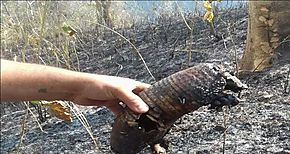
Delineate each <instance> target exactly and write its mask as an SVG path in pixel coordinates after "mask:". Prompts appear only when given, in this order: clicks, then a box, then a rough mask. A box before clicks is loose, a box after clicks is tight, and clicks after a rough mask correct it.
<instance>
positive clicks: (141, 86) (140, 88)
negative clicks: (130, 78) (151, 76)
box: [133, 82, 151, 94]
mask: <svg viewBox="0 0 290 154" xmlns="http://www.w3.org/2000/svg"><path fill="white" fill-rule="evenodd" d="M150 86H151V85H150V84H146V83H142V82H140V84H139V85H137V86H136V87H135V88H134V89H133V93H135V94H139V93H140V92H141V91H143V90H144V89H147V88H149V87H150Z"/></svg>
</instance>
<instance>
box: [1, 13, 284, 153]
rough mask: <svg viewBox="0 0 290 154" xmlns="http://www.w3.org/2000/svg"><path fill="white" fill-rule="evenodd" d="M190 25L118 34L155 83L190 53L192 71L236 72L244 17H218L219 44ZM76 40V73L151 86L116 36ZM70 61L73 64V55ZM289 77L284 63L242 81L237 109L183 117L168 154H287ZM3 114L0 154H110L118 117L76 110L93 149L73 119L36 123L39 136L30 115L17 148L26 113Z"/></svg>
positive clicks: (177, 21) (170, 23)
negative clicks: (204, 65)
mask: <svg viewBox="0 0 290 154" xmlns="http://www.w3.org/2000/svg"><path fill="white" fill-rule="evenodd" d="M187 19H188V22H189V24H190V25H193V27H194V31H193V37H190V32H189V30H188V29H187V27H186V25H185V24H184V21H183V20H182V18H181V17H179V16H174V17H164V18H160V19H158V20H156V21H155V22H153V23H147V24H144V23H139V24H135V25H134V26H132V27H131V28H128V29H118V30H117V31H118V32H119V33H121V34H122V35H124V36H125V37H126V38H129V39H130V41H131V42H132V43H133V44H134V45H135V46H136V47H137V49H138V50H139V51H140V53H141V54H142V56H143V58H144V60H145V62H146V64H147V65H148V67H149V68H150V70H151V71H152V74H153V75H154V77H155V78H156V80H159V79H161V78H163V77H166V76H168V75H170V74H172V73H174V72H177V71H179V70H181V69H184V68H186V67H187V64H188V52H187V51H188V50H192V51H193V52H192V57H191V61H190V63H189V65H190V66H191V65H194V64H196V63H201V62H215V63H220V64H223V65H225V67H227V68H228V69H229V70H233V69H234V67H235V65H234V61H235V56H234V55H235V51H236V52H237V56H238V58H241V55H242V53H243V51H244V50H245V40H246V28H247V13H246V11H245V10H241V9H239V10H235V9H233V10H230V11H226V12H224V13H221V14H220V16H219V17H218V20H217V21H216V30H217V31H218V33H219V34H220V35H222V36H223V38H224V39H222V40H216V39H215V38H213V37H211V36H210V32H209V30H208V27H207V25H206V24H204V23H203V21H202V20H201V18H194V17H191V16H190V15H189V16H187ZM221 20H223V21H224V22H222V21H221ZM79 37H80V38H81V40H82V41H81V42H77V46H78V48H77V54H78V57H79V59H80V69H81V71H83V72H90V73H99V74H106V75H118V76H122V77H129V78H133V79H136V80H139V81H143V82H147V83H154V82H155V81H154V80H153V79H152V78H151V77H150V75H149V73H148V72H147V71H146V69H145V67H144V64H143V63H142V61H141V60H140V58H139V57H138V55H137V54H136V52H135V50H134V49H133V48H132V46H130V45H129V44H128V43H127V42H126V41H124V40H123V39H121V37H119V36H117V35H116V34H114V33H111V32H109V31H107V32H106V33H105V34H104V35H95V32H94V31H90V32H86V33H83V35H82V36H79ZM288 43H289V42H288ZM287 45H289V44H287ZM72 59H74V63H76V59H75V58H74V56H72ZM289 71H290V64H289V61H288V62H286V63H285V62H284V63H277V64H274V66H273V67H272V68H269V69H266V70H265V71H263V72H259V73H255V74H249V75H245V77H243V78H242V80H243V82H245V83H247V84H248V86H249V89H247V90H245V91H243V92H242V94H241V98H242V99H243V101H242V102H241V103H240V104H239V105H238V106H235V107H232V108H230V109H229V110H228V111H225V112H217V111H213V110H209V109H207V107H203V108H200V109H199V110H197V111H195V112H193V113H190V114H187V115H185V116H183V117H182V118H181V119H180V120H178V121H177V122H176V123H175V125H174V127H173V128H172V129H171V131H170V132H169V134H167V135H166V136H165V139H166V140H167V141H168V142H169V145H168V149H167V152H168V153H171V154H175V153H199V154H200V153H222V152H223V145H224V151H225V153H290V96H289V90H290V87H289ZM287 76H288V77H287ZM287 80H288V81H287ZM287 82H288V84H287ZM1 108H2V109H1V153H12V152H16V151H17V149H18V150H19V151H20V153H111V151H110V146H109V145H110V144H109V137H110V132H111V125H112V123H113V121H114V118H115V117H114V115H113V114H112V113H111V112H110V111H108V110H107V109H106V108H97V107H91V108H89V107H87V108H81V110H82V111H83V113H84V115H85V116H86V118H87V120H88V122H89V123H90V125H91V129H92V130H93V134H94V136H95V137H96V139H97V141H98V143H99V144H100V149H98V150H96V148H95V146H94V144H93V143H92V139H91V138H90V136H89V135H88V133H87V131H86V130H85V128H84V127H83V126H82V124H81V123H80V122H79V121H78V120H77V118H75V117H74V121H73V122H72V123H65V122H63V121H61V120H58V119H56V118H54V117H53V118H49V119H48V120H47V121H45V122H44V123H42V124H41V125H42V127H43V129H44V132H41V131H40V129H39V128H38V125H37V123H36V122H35V120H34V118H33V116H32V115H31V114H28V116H27V120H26V121H25V125H24V127H25V133H24V135H23V138H22V143H21V144H20V146H19V143H20V141H21V136H22V135H21V128H22V127H23V126H22V124H23V119H25V115H26V110H18V111H15V110H12V109H6V108H3V106H1ZM31 109H32V110H34V108H31ZM225 130H226V132H225V134H226V136H225V137H224V131H225ZM224 139H225V140H224ZM18 147H19V148H18ZM149 152H150V148H146V149H144V150H143V151H142V152H141V153H149Z"/></svg>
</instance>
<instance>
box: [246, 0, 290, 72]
mask: <svg viewBox="0 0 290 154" xmlns="http://www.w3.org/2000/svg"><path fill="white" fill-rule="evenodd" d="M289 34H290V2H289V1H249V20H248V34H247V45H246V51H245V53H244V55H243V57H242V59H241V62H240V69H241V71H260V70H262V69H263V68H265V67H267V66H270V65H271V64H272V62H273V60H274V59H275V58H276V57H277V55H278V54H277V53H279V54H280V55H279V56H281V57H288V56H289V58H290V50H289V42H287V44H288V48H287V49H285V48H284V49H282V48H281V47H282V46H283V43H285V41H283V39H284V40H285V39H287V38H288V39H289ZM282 50H284V51H283V52H282Z"/></svg>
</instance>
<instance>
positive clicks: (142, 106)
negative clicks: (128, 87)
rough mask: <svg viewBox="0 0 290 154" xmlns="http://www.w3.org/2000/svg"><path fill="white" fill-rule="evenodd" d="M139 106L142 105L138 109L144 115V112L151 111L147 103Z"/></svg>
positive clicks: (141, 103)
mask: <svg viewBox="0 0 290 154" xmlns="http://www.w3.org/2000/svg"><path fill="white" fill-rule="evenodd" d="M139 104H140V105H139V106H138V108H139V111H140V112H143V113H144V112H147V111H148V110H149V106H148V105H147V104H146V103H144V102H140V103H139Z"/></svg>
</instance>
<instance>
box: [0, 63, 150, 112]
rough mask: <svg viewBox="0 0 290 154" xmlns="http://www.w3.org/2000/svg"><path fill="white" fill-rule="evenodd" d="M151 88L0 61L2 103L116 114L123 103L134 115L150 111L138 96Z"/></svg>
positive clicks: (119, 80) (109, 77) (111, 78)
mask: <svg viewBox="0 0 290 154" xmlns="http://www.w3.org/2000/svg"><path fill="white" fill-rule="evenodd" d="M149 86H150V85H149V84H145V83H142V82H138V81H135V80H132V79H129V78H122V77H115V76H106V75H97V74H90V73H82V72H76V71H70V70H66V69H61V68H56V67H51V66H44V65H39V64H28V63H20V62H13V61H8V60H3V59H1V101H33V100H47V101H52V100H67V101H72V102H74V103H76V104H79V105H85V106H106V107H108V108H109V109H110V110H111V111H113V112H114V113H115V114H118V113H119V112H120V111H121V110H122V109H123V108H122V106H121V105H120V104H119V102H123V103H125V104H126V105H127V106H128V107H129V108H130V109H131V110H133V111H134V112H136V113H145V112H147V111H148V109H149V108H148V106H147V104H146V103H144V102H143V101H142V99H141V98H140V97H138V95H137V94H138V93H139V92H141V91H142V90H144V89H145V88H147V87H149Z"/></svg>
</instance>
